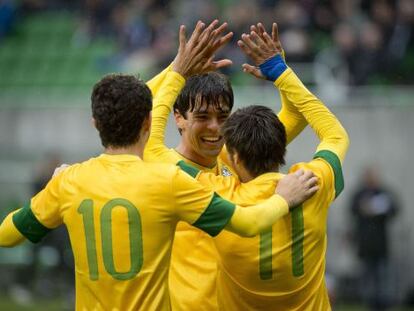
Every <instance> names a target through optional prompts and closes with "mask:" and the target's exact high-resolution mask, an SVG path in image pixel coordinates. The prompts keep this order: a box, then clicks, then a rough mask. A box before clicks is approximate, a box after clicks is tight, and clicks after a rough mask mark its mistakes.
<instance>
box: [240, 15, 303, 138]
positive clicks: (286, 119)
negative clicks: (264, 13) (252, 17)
mask: <svg viewBox="0 0 414 311" xmlns="http://www.w3.org/2000/svg"><path fill="white" fill-rule="evenodd" d="M250 31H251V32H250V34H249V35H248V34H243V35H242V37H241V40H239V41H238V42H237V43H238V45H239V47H240V48H241V50H242V51H243V52H244V53H245V54H246V55H247V56H248V57H249V58H250V59H251V60H252V61H253V62H254V64H255V66H252V65H249V64H243V65H242V68H243V71H244V72H246V73H249V74H251V75H253V76H254V77H256V78H257V79H267V77H266V76H264V75H263V73H262V72H261V70H260V67H259V66H260V65H262V64H263V63H264V62H265V61H266V60H268V59H269V58H272V57H274V56H276V55H280V57H281V58H282V59H285V54H284V51H283V48H282V44H281V42H280V40H279V32H278V28H277V24H276V23H273V25H272V34H271V37H270V36H269V35H268V34H267V32H266V30H265V28H264V26H263V24H262V23H257V25H252V26H250ZM280 72H281V73H282V72H283V68H280ZM280 101H281V109H280V111H279V113H278V115H277V116H278V118H279V119H280V121H281V122H282V123H283V125H284V126H285V129H286V138H287V143H288V144H289V143H290V142H291V141H293V139H295V137H296V136H297V135H299V134H300V133H301V132H302V130H303V129H304V128H305V127H306V125H307V122H306V120H305V118H304V117H303V116H302V114H301V113H300V112H299V111H298V110H297V109H296V107H295V106H294V105H292V103H290V102H289V98H288V97H287V96H286V94H285V93H283V92H280Z"/></svg>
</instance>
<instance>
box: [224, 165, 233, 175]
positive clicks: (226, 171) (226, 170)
mask: <svg viewBox="0 0 414 311" xmlns="http://www.w3.org/2000/svg"><path fill="white" fill-rule="evenodd" d="M221 175H222V176H224V177H228V176H231V175H233V174H232V173H231V172H230V170H229V169H228V168H227V167H225V166H222V167H221Z"/></svg>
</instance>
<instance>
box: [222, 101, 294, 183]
mask: <svg viewBox="0 0 414 311" xmlns="http://www.w3.org/2000/svg"><path fill="white" fill-rule="evenodd" d="M222 132H223V136H224V140H225V142H226V147H227V150H228V151H229V153H230V155H232V154H234V151H236V152H237V153H238V155H239V158H240V160H241V161H242V162H243V164H244V166H245V167H246V169H247V170H248V171H249V173H250V174H252V175H253V176H254V177H257V176H259V175H261V174H264V173H267V172H272V171H276V170H278V169H279V167H280V166H281V165H284V164H285V154H286V131H285V127H284V125H283V124H282V122H280V120H279V118H278V117H277V115H276V114H275V113H274V112H273V111H272V110H271V109H270V108H267V107H264V106H256V105H254V106H248V107H245V108H241V109H238V110H236V111H235V112H234V113H233V114H231V115H230V117H228V119H227V120H226V122H224V124H223V127H222Z"/></svg>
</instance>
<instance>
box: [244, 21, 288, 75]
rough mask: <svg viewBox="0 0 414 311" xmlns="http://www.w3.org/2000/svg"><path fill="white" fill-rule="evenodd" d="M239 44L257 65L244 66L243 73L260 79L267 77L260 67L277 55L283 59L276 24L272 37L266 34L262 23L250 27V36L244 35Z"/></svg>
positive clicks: (274, 24)
mask: <svg viewBox="0 0 414 311" xmlns="http://www.w3.org/2000/svg"><path fill="white" fill-rule="evenodd" d="M237 44H238V46H239V47H240V48H241V49H242V51H243V52H244V53H245V54H246V55H247V56H248V57H249V58H250V59H251V60H252V61H253V63H254V64H255V66H252V65H249V64H243V65H242V68H243V71H244V72H246V73H249V74H251V75H253V76H255V77H256V78H259V79H266V77H265V76H264V75H263V73H262V72H261V70H260V68H259V67H258V66H260V65H262V64H263V63H264V62H265V61H267V60H268V59H270V58H272V57H274V56H276V55H282V57H283V49H282V45H281V43H280V40H279V32H278V28H277V24H276V23H273V25H272V34H271V36H270V35H269V34H268V33H267V32H266V29H265V28H264V26H263V24H262V23H257V25H252V26H250V34H245V33H244V34H242V36H241V40H239V41H237Z"/></svg>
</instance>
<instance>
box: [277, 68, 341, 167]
mask: <svg viewBox="0 0 414 311" xmlns="http://www.w3.org/2000/svg"><path fill="white" fill-rule="evenodd" d="M275 84H276V86H277V87H278V88H279V90H280V92H281V93H284V94H286V97H287V99H288V101H289V103H292V104H293V105H294V106H295V107H296V109H297V110H298V111H299V112H300V113H301V114H302V115H303V117H304V118H305V119H306V121H307V122H308V123H309V125H310V126H311V127H312V129H313V130H314V131H315V133H316V135H318V137H319V139H320V141H321V142H320V144H319V145H318V147H317V152H320V151H323V150H326V151H329V152H332V153H333V154H335V155H336V156H337V157H339V160H340V162H341V163H342V162H343V160H344V158H345V154H346V152H347V150H348V146H349V138H348V134H347V132H346V131H345V129H344V128H343V127H342V125H341V123H340V122H339V121H338V119H337V118H336V117H335V115H333V114H332V112H331V111H330V110H329V109H328V108H327V107H326V106H325V105H324V104H323V103H322V102H321V101H320V100H319V99H318V98H317V97H316V96H315V95H313V94H312V93H311V92H310V91H309V90H308V89H307V88H306V87H305V86H304V85H303V83H302V82H301V81H300V80H299V78H298V77H297V76H296V74H295V73H294V72H293V71H292V69H290V68H288V69H287V70H286V71H285V72H284V73H283V74H282V75H281V76H280V77H279V78H278V79H277V80H276V82H275Z"/></svg>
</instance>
